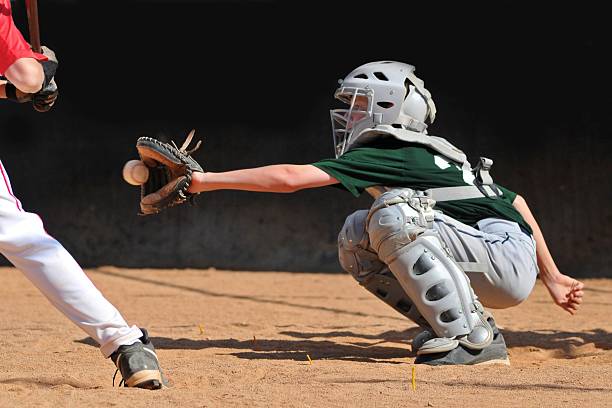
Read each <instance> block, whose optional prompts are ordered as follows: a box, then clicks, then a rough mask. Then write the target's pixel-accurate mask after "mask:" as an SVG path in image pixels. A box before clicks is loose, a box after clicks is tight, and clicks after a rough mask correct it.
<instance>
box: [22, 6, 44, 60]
mask: <svg viewBox="0 0 612 408" xmlns="http://www.w3.org/2000/svg"><path fill="white" fill-rule="evenodd" d="M26 8H27V10H28V28H29V29H30V45H31V46H32V50H33V51H34V52H38V53H42V49H41V48H40V30H39V28H38V0H26Z"/></svg>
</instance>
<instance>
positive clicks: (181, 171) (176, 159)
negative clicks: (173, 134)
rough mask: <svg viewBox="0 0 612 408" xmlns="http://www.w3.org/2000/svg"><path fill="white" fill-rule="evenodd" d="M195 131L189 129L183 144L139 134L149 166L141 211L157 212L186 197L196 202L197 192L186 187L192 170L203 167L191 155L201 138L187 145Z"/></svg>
mask: <svg viewBox="0 0 612 408" xmlns="http://www.w3.org/2000/svg"><path fill="white" fill-rule="evenodd" d="M194 134H195V130H192V131H191V132H189V135H187V139H185V143H183V145H182V146H181V147H180V148H179V147H177V146H176V144H174V142H172V144H170V143H166V142H162V141H160V140H157V139H154V138H152V137H146V136H143V137H140V138H138V140H137V141H136V149H137V150H138V154H139V156H140V160H141V161H142V162H143V163H144V164H145V165H146V166H147V168H148V169H149V178H148V179H147V181H146V182H145V183H144V184H142V185H141V187H140V188H141V190H140V215H149V214H156V213H158V212H160V211H162V210H164V209H166V208H170V207H174V206H176V205H178V204H182V203H184V202H185V201H187V200H190V202H192V203H193V202H194V199H195V196H196V195H197V193H195V194H194V193H189V192H188V191H187V189H188V188H189V185H190V184H191V179H192V174H193V172H196V171H198V172H203V171H204V170H203V169H202V166H200V165H199V164H198V162H196V161H195V160H194V159H193V157H191V153H193V152H194V151H196V150H197V149H199V147H200V145H201V144H202V141H198V142H197V143H196V145H195V147H194V148H193V149H191V150H189V149H188V147H189V144H190V143H191V140H192V139H193V135H194Z"/></svg>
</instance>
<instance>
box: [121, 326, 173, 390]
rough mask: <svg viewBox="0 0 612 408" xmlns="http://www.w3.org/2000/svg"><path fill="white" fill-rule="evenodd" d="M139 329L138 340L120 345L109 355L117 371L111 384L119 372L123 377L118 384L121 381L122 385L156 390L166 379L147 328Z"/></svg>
mask: <svg viewBox="0 0 612 408" xmlns="http://www.w3.org/2000/svg"><path fill="white" fill-rule="evenodd" d="M140 330H141V331H142V333H143V335H142V337H141V338H140V339H139V340H140V342H136V343H134V344H130V345H124V346H120V347H119V348H118V349H117V351H115V352H114V353H113V354H111V356H110V358H111V360H113V363H115V366H117V371H115V375H114V376H113V386H114V385H115V376H116V375H117V372H121V377H122V378H123V379H122V380H121V381H120V382H119V386H121V385H122V383H123V386H124V387H137V388H145V389H148V390H158V389H160V388H162V387H163V386H164V385H166V381H165V379H164V378H163V374H162V372H161V367H160V365H159V361H158V360H157V354H155V348H154V347H153V343H151V340H150V339H149V335H148V333H147V330H146V329H142V328H141V329H140Z"/></svg>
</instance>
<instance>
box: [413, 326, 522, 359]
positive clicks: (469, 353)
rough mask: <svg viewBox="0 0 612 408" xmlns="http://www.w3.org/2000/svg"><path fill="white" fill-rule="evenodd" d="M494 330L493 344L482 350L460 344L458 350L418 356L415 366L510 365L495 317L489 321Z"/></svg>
mask: <svg viewBox="0 0 612 408" xmlns="http://www.w3.org/2000/svg"><path fill="white" fill-rule="evenodd" d="M487 321H488V322H489V324H490V325H491V327H492V328H493V342H492V343H491V344H490V345H489V346H487V347H485V348H484V349H482V350H472V349H470V348H467V347H465V346H463V345H462V344H459V346H457V347H456V348H454V349H452V350H450V351H447V352H444V353H435V354H422V355H418V356H417V358H416V359H415V360H414V363H415V364H427V365H433V366H438V365H476V364H505V365H510V360H509V359H508V350H507V348H506V342H505V341H504V336H503V335H502V334H501V332H500V331H499V329H498V328H497V326H496V325H495V320H493V317H489V318H488V319H487Z"/></svg>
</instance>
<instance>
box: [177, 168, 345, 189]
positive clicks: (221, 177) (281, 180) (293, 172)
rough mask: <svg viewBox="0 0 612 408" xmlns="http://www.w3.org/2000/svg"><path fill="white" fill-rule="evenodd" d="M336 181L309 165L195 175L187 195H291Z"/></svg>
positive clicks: (336, 181)
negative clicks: (233, 192)
mask: <svg viewBox="0 0 612 408" xmlns="http://www.w3.org/2000/svg"><path fill="white" fill-rule="evenodd" d="M336 183H338V180H336V179H335V178H333V177H332V176H330V175H329V174H327V173H325V172H324V171H323V170H321V169H319V168H317V167H315V166H312V165H310V164H275V165H270V166H264V167H255V168H251V169H241V170H233V171H227V172H222V173H213V172H206V173H200V172H197V173H194V174H193V179H192V182H191V185H190V186H189V189H188V190H187V191H189V192H190V193H199V192H203V191H213V190H246V191H258V192H268V193H292V192H295V191H298V190H302V189H305V188H315V187H323V186H328V185H330V184H336Z"/></svg>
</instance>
